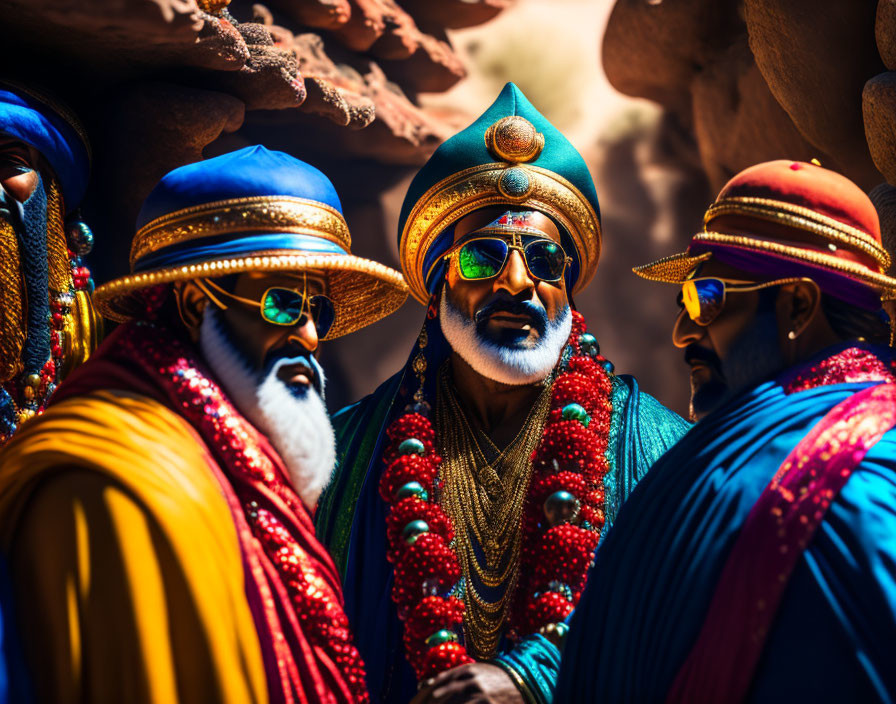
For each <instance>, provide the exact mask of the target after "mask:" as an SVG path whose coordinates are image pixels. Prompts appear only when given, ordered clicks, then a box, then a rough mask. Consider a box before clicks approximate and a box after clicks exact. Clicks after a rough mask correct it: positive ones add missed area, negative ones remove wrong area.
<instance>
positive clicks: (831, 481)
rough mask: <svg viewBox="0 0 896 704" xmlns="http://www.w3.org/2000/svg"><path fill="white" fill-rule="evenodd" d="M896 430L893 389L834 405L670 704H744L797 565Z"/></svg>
mask: <svg viewBox="0 0 896 704" xmlns="http://www.w3.org/2000/svg"><path fill="white" fill-rule="evenodd" d="M894 425H896V384H889V383H887V384H881V385H879V386H872V387H870V388H867V389H863V390H862V391H859V392H858V393H856V394H853V395H852V396H850V397H849V398H848V399H846V400H845V401H842V402H841V403H839V404H837V405H836V406H835V407H834V408H833V409H831V410H830V411H829V412H828V414H827V415H826V416H825V417H824V418H822V419H821V421H819V422H818V423H817V424H816V426H815V427H814V428H812V430H811V431H810V432H809V434H808V435H807V436H806V437H805V438H804V439H803V441H802V442H800V444H799V445H797V446H796V447H795V448H794V450H793V451H792V452H791V453H790V454H789V455H788V456H787V459H785V460H784V462H783V464H782V465H781V467H780V468H779V469H778V471H777V473H776V474H775V476H774V477H773V478H772V480H771V481H770V482H769V484H768V486H766V488H765V490H764V491H763V492H762V494H761V495H760V497H759V499H758V501H757V502H756V504H755V505H754V506H753V508H752V509H751V510H750V513H749V514H748V515H747V518H746V520H745V521H744V524H743V527H742V528H741V531H740V534H739V535H738V537H737V540H736V541H735V543H734V547H733V548H732V550H731V554H730V555H729V556H728V559H727V561H726V563H725V566H724V567H723V569H722V574H721V576H720V578H719V582H718V585H717V586H716V591H715V594H714V595H713V598H712V602H711V603H710V606H709V611H708V612H707V614H706V619H705V620H704V622H703V628H702V629H701V631H700V634H699V636H698V638H697V641H696V643H695V644H694V647H693V648H692V650H691V652H690V654H689V655H688V658H687V660H685V662H684V664H683V665H682V667H681V669H680V670H679V671H678V675H677V676H676V678H675V682H674V683H673V685H672V688H671V689H670V690H669V695H668V697H667V698H666V702H667V704H685V703H686V702H726V703H731V704H733V703H735V702H740V701H743V700H744V699H745V698H746V696H747V694H748V692H749V689H750V685H751V684H752V680H753V675H754V672H755V670H756V665H757V663H758V662H759V658H760V656H761V655H762V650H763V647H764V645H765V639H766V637H767V636H768V633H769V631H770V629H771V627H772V625H773V623H774V618H775V614H776V612H777V609H778V606H779V604H780V602H781V598H782V596H783V595H784V590H785V589H786V588H787V584H788V582H789V579H790V575H791V574H792V572H793V570H794V568H795V567H796V564H797V561H798V560H799V558H800V556H801V555H802V553H803V551H804V550H805V549H806V547H807V546H808V544H809V541H811V540H812V536H813V535H814V534H815V531H816V529H817V528H818V526H819V525H820V524H821V522H822V520H823V519H824V516H825V514H826V513H827V510H828V508H829V507H830V505H831V502H832V501H834V499H835V498H836V497H837V495H838V494H839V493H840V491H841V489H843V487H844V485H845V484H846V482H847V481H848V480H849V478H850V476H852V472H853V471H854V470H855V468H856V467H857V466H858V465H859V464H860V463H861V462H862V460H863V459H864V458H865V454H866V453H867V452H868V450H869V449H871V447H873V446H874V444H875V443H876V442H877V441H878V440H880V438H881V437H882V436H883V435H884V433H886V432H887V431H888V430H890V429H891V428H893V427H894ZM760 558H761V559H760Z"/></svg>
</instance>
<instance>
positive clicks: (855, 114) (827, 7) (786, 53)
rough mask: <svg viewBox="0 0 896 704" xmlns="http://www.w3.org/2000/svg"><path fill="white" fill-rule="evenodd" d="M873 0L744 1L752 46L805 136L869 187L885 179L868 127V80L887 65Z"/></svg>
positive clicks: (781, 102) (863, 184)
mask: <svg viewBox="0 0 896 704" xmlns="http://www.w3.org/2000/svg"><path fill="white" fill-rule="evenodd" d="M876 5H877V3H876V2H873V1H872V0H850V2H843V1H842V0H788V1H787V2H780V0H745V2H744V16H745V19H746V22H747V28H748V31H749V35H750V48H751V49H752V50H753V54H754V56H755V57H756V64H757V65H758V66H759V70H760V71H761V72H762V75H763V76H764V77H765V80H766V82H767V83H768V86H769V88H770V89H771V91H772V94H773V95H774V96H775V98H776V99H777V101H778V102H779V103H780V104H781V105H782V106H783V107H784V109H785V110H787V112H788V114H789V115H790V117H791V119H792V120H793V121H794V123H795V124H796V126H797V128H798V129H799V130H800V132H802V134H803V135H804V136H805V137H806V139H807V140H808V141H809V142H811V143H812V144H813V145H815V146H816V147H817V148H819V149H821V150H823V151H824V152H826V153H827V154H829V155H830V156H831V157H833V158H834V159H835V160H836V161H837V163H838V164H840V166H841V167H842V169H843V171H844V173H845V174H846V175H847V176H849V177H850V178H851V179H853V180H854V181H855V182H856V183H858V184H859V185H860V186H862V187H863V188H870V187H871V186H873V185H874V184H875V183H877V182H878V181H879V180H880V175H879V174H878V172H877V170H876V169H875V167H874V163H873V162H872V160H871V155H870V153H869V151H868V145H867V144H866V143H865V136H864V130H863V127H862V102H861V97H860V96H861V93H862V87H863V86H864V85H865V81H867V80H868V79H869V78H871V77H872V76H874V75H876V74H877V73H879V72H880V71H881V70H882V69H883V66H882V65H881V61H880V58H879V56H878V53H877V50H876V47H875V44H874V42H873V41H872V37H873V36H874V24H875V9H876Z"/></svg>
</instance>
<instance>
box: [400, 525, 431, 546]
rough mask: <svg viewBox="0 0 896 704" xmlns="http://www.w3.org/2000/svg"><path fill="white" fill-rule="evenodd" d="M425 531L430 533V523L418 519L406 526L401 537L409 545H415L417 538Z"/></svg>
mask: <svg viewBox="0 0 896 704" xmlns="http://www.w3.org/2000/svg"><path fill="white" fill-rule="evenodd" d="M424 533H429V523H427V522H426V521H421V520H420V519H417V520H416V521H411V522H410V523H408V524H407V525H406V526H405V527H404V530H403V531H401V537H402V538H404V542H406V543H407V544H408V545H413V544H414V543H416V542H417V538H419V537H420V536H421V535H423V534H424Z"/></svg>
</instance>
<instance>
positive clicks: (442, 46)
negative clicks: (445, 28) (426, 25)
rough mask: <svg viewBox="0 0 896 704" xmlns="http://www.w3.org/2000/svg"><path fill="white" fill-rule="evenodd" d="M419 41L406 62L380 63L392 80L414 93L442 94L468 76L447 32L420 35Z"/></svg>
mask: <svg viewBox="0 0 896 704" xmlns="http://www.w3.org/2000/svg"><path fill="white" fill-rule="evenodd" d="M419 41H420V46H419V48H418V49H417V51H415V52H414V54H413V55H412V56H411V57H410V58H408V59H406V60H405V61H385V60H383V61H380V62H379V64H380V65H381V66H382V68H383V70H384V71H385V72H386V74H387V75H388V76H389V79H390V80H392V81H394V82H396V83H398V84H399V85H401V86H402V87H403V88H405V89H407V90H409V91H411V92H412V93H414V94H416V93H441V92H443V91H446V90H448V89H449V88H451V87H452V86H453V85H455V84H456V83H457V82H458V81H459V80H461V79H462V78H463V77H464V76H466V75H467V72H466V69H465V68H464V65H463V62H462V61H461V60H460V58H459V57H458V56H457V54H455V53H454V50H453V49H452V48H451V44H450V43H449V42H448V36H447V35H446V34H445V33H444V32H441V33H439V35H438V36H436V35H434V34H420V35H419Z"/></svg>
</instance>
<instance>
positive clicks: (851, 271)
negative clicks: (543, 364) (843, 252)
mask: <svg viewBox="0 0 896 704" xmlns="http://www.w3.org/2000/svg"><path fill="white" fill-rule="evenodd" d="M691 242H692V244H701V243H703V244H710V245H712V244H717V245H723V246H725V247H731V248H737V249H744V250H752V251H756V252H768V253H769V254H772V255H777V256H779V257H785V258H787V259H790V260H792V261H793V262H794V263H796V264H808V265H810V266H815V267H819V268H824V269H828V270H829V271H832V272H835V273H838V274H841V275H843V276H846V277H849V278H850V279H853V280H854V281H858V282H860V283H863V284H866V285H868V286H870V287H872V288H874V289H875V290H877V291H879V292H880V294H881V297H882V298H884V299H888V298H891V297H893V296H896V279H894V278H892V277H889V276H887V275H885V274H881V273H878V272H876V271H873V270H871V269H870V268H868V267H867V266H865V265H863V264H859V263H858V262H854V261H851V260H848V259H843V258H842V257H838V256H836V255H833V254H828V253H826V252H821V251H817V250H810V249H806V248H803V247H796V246H791V245H786V244H781V243H780V242H774V241H770V240H762V239H756V238H753V237H746V236H744V235H728V234H725V233H721V232H701V233H699V234H697V235H695V236H694V238H693V240H691ZM711 256H712V252H705V253H701V254H699V255H692V254H690V253H689V252H680V253H678V254H673V255H671V256H669V257H663V258H662V259H658V260H657V261H655V262H651V263H650V264H644V265H642V266H638V267H635V268H634V269H632V271H634V272H635V273H636V274H637V275H638V276H640V277H641V278H644V279H647V280H648V281H659V282H662V283H670V284H680V283H682V282H684V281H685V280H686V279H687V277H688V275H689V274H690V273H691V271H693V269H694V267H696V266H697V265H698V264H700V263H701V262H703V261H705V260H706V259H708V258H709V257H711Z"/></svg>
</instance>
